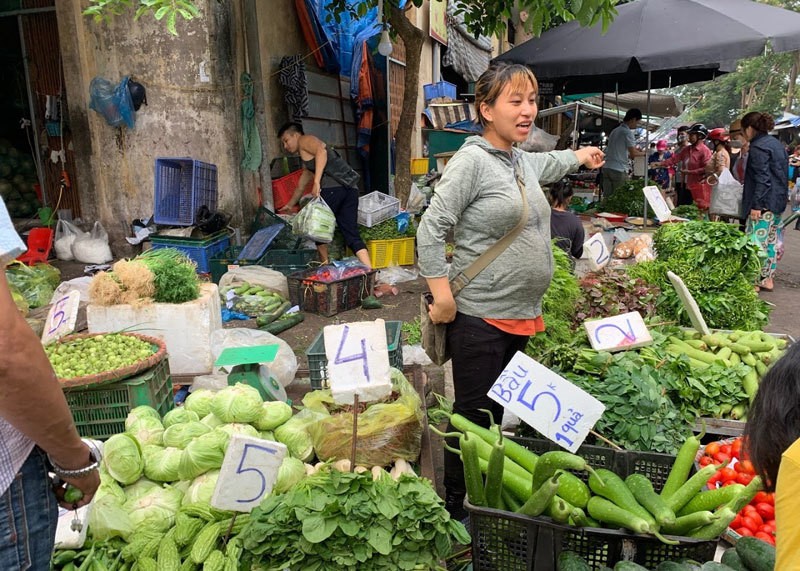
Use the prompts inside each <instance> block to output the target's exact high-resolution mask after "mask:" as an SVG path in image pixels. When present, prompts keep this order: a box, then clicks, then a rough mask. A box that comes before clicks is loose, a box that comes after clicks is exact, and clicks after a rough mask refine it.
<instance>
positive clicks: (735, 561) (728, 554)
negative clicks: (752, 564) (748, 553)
mask: <svg viewBox="0 0 800 571" xmlns="http://www.w3.org/2000/svg"><path fill="white" fill-rule="evenodd" d="M720 561H721V562H722V563H724V564H725V565H727V566H728V567H730V568H731V569H733V570H734V571H750V570H749V569H748V568H747V565H745V564H744V561H742V558H741V557H739V554H738V553H736V548H735V547H731V548H729V549H726V550H725V553H723V554H722V559H721V560H720Z"/></svg>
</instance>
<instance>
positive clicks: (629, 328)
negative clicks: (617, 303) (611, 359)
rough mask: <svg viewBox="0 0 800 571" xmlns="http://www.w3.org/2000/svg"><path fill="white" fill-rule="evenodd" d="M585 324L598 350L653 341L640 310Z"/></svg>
mask: <svg viewBox="0 0 800 571" xmlns="http://www.w3.org/2000/svg"><path fill="white" fill-rule="evenodd" d="M583 326H584V327H585V328H586V334H587V335H588V336H589V342H590V343H591V344H592V349H595V350H596V351H611V352H614V351H623V350H625V349H635V348H636V347H642V346H644V345H649V344H650V343H652V342H653V338H652V337H651V336H650V331H648V330H647V325H645V324H644V319H642V316H641V315H640V314H639V312H638V311H631V312H630V313H623V314H621V315H614V316H612V317H606V318H604V319H594V320H592V321H585V322H584V323H583Z"/></svg>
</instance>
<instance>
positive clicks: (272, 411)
mask: <svg viewBox="0 0 800 571" xmlns="http://www.w3.org/2000/svg"><path fill="white" fill-rule="evenodd" d="M290 418H292V407H290V406H289V405H288V404H286V403H285V402H281V401H271V402H265V403H263V404H262V405H261V416H259V417H258V418H257V419H256V420H255V421H254V422H253V426H254V427H255V428H257V429H258V430H275V429H276V428H278V427H279V426H280V425H281V424H283V423H284V422H286V421H287V420H289V419H290Z"/></svg>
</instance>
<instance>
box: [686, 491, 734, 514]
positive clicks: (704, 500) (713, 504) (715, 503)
mask: <svg viewBox="0 0 800 571" xmlns="http://www.w3.org/2000/svg"><path fill="white" fill-rule="evenodd" d="M743 491H744V486H743V485H742V484H733V485H731V486H723V487H722V488H717V489H715V490H707V491H705V492H700V493H699V494H697V495H696V496H695V497H693V498H692V499H691V500H690V501H689V503H688V504H686V505H685V506H683V507H682V508H681V509H680V511H679V512H678V516H685V515H689V514H692V513H695V512H700V511H712V510H715V509H717V508H718V507H719V506H721V505H722V504H725V503H728V502H729V501H731V500H732V499H734V498H735V497H737V496H738V495H739V494H741V493H742V492H743Z"/></svg>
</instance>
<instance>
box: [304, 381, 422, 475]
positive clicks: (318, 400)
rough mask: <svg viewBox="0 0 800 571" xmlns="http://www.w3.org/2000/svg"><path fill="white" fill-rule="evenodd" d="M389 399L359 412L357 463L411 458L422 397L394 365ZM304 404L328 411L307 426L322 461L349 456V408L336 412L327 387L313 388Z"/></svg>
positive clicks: (381, 463) (418, 438)
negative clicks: (396, 394) (394, 394)
mask: <svg viewBox="0 0 800 571" xmlns="http://www.w3.org/2000/svg"><path fill="white" fill-rule="evenodd" d="M391 374H392V385H393V386H394V392H396V393H398V394H399V396H398V397H397V399H396V400H394V401H392V402H378V403H375V404H371V405H368V406H367V408H366V409H365V410H364V411H363V412H360V413H359V415H358V437H357V440H356V464H358V465H361V466H388V465H389V464H391V463H392V461H394V460H395V459H396V458H402V459H404V460H409V461H414V460H416V459H417V458H418V457H419V452H420V446H421V438H422V401H421V399H420V397H419V394H417V391H416V390H414V387H413V386H412V385H411V383H409V382H408V380H407V379H406V378H405V376H403V373H401V372H400V371H399V370H397V369H391ZM303 404H304V405H306V407H307V408H309V409H311V410H316V411H323V410H325V411H328V412H330V413H331V415H330V416H329V417H327V418H323V419H321V420H320V421H318V422H316V423H314V424H313V425H311V426H309V432H310V433H311V438H312V439H313V440H314V450H315V451H316V453H317V457H318V458H319V459H320V460H322V461H328V460H342V459H345V458H350V452H351V450H350V449H351V447H352V439H353V413H352V411H347V409H345V411H341V412H337V411H336V409H335V408H334V407H335V405H334V404H333V396H332V395H331V392H330V390H323V391H312V392H310V393H308V394H307V395H306V396H305V397H304V398H303Z"/></svg>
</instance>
